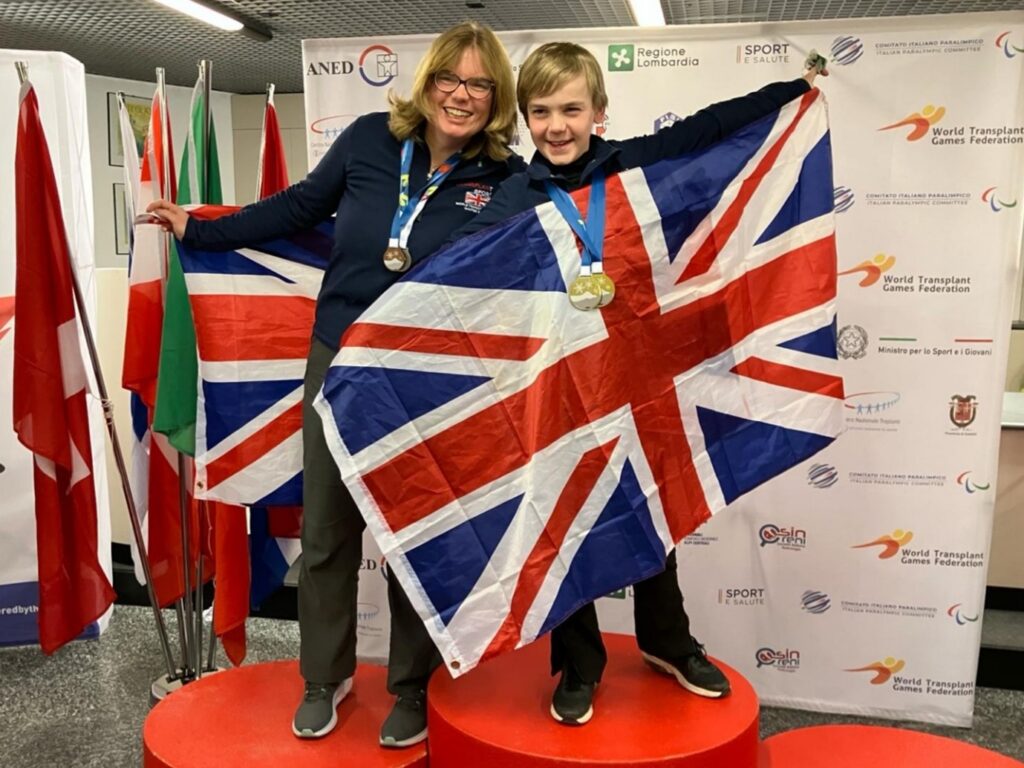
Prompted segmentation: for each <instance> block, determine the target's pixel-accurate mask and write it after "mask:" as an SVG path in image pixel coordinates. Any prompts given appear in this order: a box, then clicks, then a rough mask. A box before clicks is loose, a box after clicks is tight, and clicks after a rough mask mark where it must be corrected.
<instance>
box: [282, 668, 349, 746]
mask: <svg viewBox="0 0 1024 768" xmlns="http://www.w3.org/2000/svg"><path fill="white" fill-rule="evenodd" d="M351 690H352V678H351V677H348V678H346V679H344V680H342V681H341V683H308V682H307V683H306V691H305V693H304V694H303V696H302V703H301V704H299V708H298V709H297V710H295V717H294V718H293V719H292V733H294V734H295V735H296V736H298V737H299V738H300V739H319V738H320V737H321V736H326V735H327V734H328V733H330V732H331V731H333V730H334V726H336V725H337V724H338V705H339V704H340V703H341V701H342V699H344V698H345V697H346V696H347V695H348V692H349V691H351Z"/></svg>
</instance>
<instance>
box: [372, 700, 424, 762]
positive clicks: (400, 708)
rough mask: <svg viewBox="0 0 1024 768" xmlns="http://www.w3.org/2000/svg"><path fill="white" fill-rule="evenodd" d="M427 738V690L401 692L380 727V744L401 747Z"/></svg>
mask: <svg viewBox="0 0 1024 768" xmlns="http://www.w3.org/2000/svg"><path fill="white" fill-rule="evenodd" d="M426 738H427V692H426V691H417V692H416V693H411V694H402V695H400V696H399V697H398V700H397V701H396V702H395V706H394V707H392V708H391V714H390V715H388V718H387V720H385V721H384V725H382V726H381V728H380V745H381V746H382V747H387V748H389V749H401V748H402V747H411V746H412V745H413V744H419V743H420V742H421V741H424V740H425V739H426Z"/></svg>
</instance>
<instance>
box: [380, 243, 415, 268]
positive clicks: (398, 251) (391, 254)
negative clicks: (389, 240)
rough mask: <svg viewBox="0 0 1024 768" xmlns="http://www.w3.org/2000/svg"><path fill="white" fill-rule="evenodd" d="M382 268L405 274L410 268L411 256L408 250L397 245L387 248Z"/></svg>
mask: <svg viewBox="0 0 1024 768" xmlns="http://www.w3.org/2000/svg"><path fill="white" fill-rule="evenodd" d="M384 266H385V267H387V268H388V269H390V270H391V271H392V272H405V271H407V270H408V269H409V267H411V266H412V256H410V255H409V249H408V248H402V247H401V246H398V245H391V246H388V249H387V250H386V251H384Z"/></svg>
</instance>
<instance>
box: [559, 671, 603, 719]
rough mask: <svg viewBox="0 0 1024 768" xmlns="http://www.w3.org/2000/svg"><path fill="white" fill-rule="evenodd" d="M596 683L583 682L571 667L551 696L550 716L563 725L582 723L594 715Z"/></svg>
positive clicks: (560, 679)
mask: <svg viewBox="0 0 1024 768" xmlns="http://www.w3.org/2000/svg"><path fill="white" fill-rule="evenodd" d="M595 688H597V683H584V682H583V681H582V680H580V678H579V675H577V674H576V671H575V670H574V669H573V668H572V667H568V668H567V669H564V670H562V676H561V677H560V678H559V680H558V685H557V686H556V687H555V693H554V695H553V696H552V697H551V716H552V717H553V718H555V720H557V721H558V722H560V723H562V724H564V725H583V724H584V723H586V722H589V721H590V718H592V717H593V716H594V689H595Z"/></svg>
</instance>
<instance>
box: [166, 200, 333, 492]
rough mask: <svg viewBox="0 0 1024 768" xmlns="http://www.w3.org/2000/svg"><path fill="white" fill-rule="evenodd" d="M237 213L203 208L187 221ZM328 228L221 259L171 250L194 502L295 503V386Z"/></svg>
mask: <svg viewBox="0 0 1024 768" xmlns="http://www.w3.org/2000/svg"><path fill="white" fill-rule="evenodd" d="M236 210H238V209H237V208H235V207H229V206H214V205H204V206H199V207H196V208H192V209H190V211H189V212H190V213H191V215H193V216H195V217H197V218H216V217H218V216H222V215H224V214H227V213H232V212H234V211H236ZM333 233H334V223H333V221H328V222H325V223H323V224H321V225H319V226H318V227H317V228H316V229H312V230H309V231H307V232H303V233H300V234H299V235H296V236H295V237H291V238H287V239H280V240H273V241H270V242H266V243H261V244H260V245H259V247H257V248H242V249H238V250H234V251H225V252H209V253H208V252H205V251H191V250H189V249H187V248H184V247H181V246H180V245H179V257H180V258H181V266H182V269H183V270H184V273H185V283H186V285H187V287H188V293H189V303H190V305H191V308H192V316H193V320H194V322H195V327H196V343H197V346H198V350H199V378H200V379H201V381H200V387H199V402H198V404H197V408H196V410H197V417H196V457H195V462H196V480H195V490H196V496H197V497H199V498H205V499H214V500H217V501H225V502H229V503H232V504H251V505H256V506H266V505H292V504H301V503H302V380H303V375H304V373H305V369H306V357H307V355H308V354H309V342H310V334H311V333H312V329H313V311H314V308H315V305H316V296H317V293H319V291H320V283H321V282H322V280H323V273H324V269H325V267H326V266H327V258H328V256H329V254H330V248H331V243H332V242H333Z"/></svg>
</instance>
